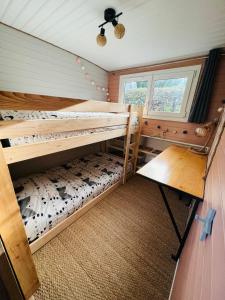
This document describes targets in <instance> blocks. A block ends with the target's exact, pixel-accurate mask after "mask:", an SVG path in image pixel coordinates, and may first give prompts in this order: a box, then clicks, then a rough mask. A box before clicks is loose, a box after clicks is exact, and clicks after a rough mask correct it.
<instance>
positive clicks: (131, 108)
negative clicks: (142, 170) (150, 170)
mask: <svg viewBox="0 0 225 300" xmlns="http://www.w3.org/2000/svg"><path fill="white" fill-rule="evenodd" d="M135 112H136V113H137V117H138V126H137V128H136V131H135V132H134V139H135V140H134V142H133V143H132V144H131V143H130V142H131V134H132V116H133V114H134V113H135ZM142 114H143V107H142V106H136V105H130V106H129V119H128V125H127V132H126V140H125V151H124V153H125V158H124V168H123V183H125V182H126V179H127V168H128V163H129V162H130V161H131V162H132V163H133V174H135V172H136V165H137V158H138V149H139V143H140V137H141V127H142ZM130 149H132V155H131V159H129V156H130Z"/></svg>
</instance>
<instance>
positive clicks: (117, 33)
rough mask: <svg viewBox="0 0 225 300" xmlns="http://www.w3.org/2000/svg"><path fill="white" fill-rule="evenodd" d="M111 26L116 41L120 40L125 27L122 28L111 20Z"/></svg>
mask: <svg viewBox="0 0 225 300" xmlns="http://www.w3.org/2000/svg"><path fill="white" fill-rule="evenodd" d="M112 24H113V26H114V27H115V28H114V35H115V37H116V38H117V39H122V37H123V36H124V34H125V27H124V26H123V24H121V23H118V22H117V21H116V19H114V20H112Z"/></svg>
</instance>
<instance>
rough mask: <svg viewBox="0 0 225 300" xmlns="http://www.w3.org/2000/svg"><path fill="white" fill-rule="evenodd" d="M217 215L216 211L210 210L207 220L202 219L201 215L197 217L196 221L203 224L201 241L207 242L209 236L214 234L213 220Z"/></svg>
mask: <svg viewBox="0 0 225 300" xmlns="http://www.w3.org/2000/svg"><path fill="white" fill-rule="evenodd" d="M215 215H216V210H215V209H213V208H210V209H209V210H208V213H207V215H206V217H205V218H202V217H200V216H199V215H196V216H195V220H197V221H200V222H202V223H203V227H202V232H201V235H200V241H204V240H206V238H207V236H208V235H211V233H212V226H213V220H214V217H215Z"/></svg>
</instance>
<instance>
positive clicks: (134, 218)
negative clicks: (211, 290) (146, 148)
mask: <svg viewBox="0 0 225 300" xmlns="http://www.w3.org/2000/svg"><path fill="white" fill-rule="evenodd" d="M167 194H168V195H169V198H170V204H171V207H172V209H173V211H174V214H175V216H176V218H177V220H178V223H179V224H180V225H181V227H182V224H183V225H184V221H185V218H186V214H187V208H186V207H185V205H184V203H183V202H181V201H179V199H178V196H177V195H176V194H174V193H173V192H171V191H168V192H167ZM177 246H178V242H177V238H176V235H175V233H174V230H173V228H172V225H171V223H170V220H169V218H168V214H167V211H166V210H165V207H164V205H163V202H162V199H161V196H160V194H159V191H158V188H157V186H156V185H155V184H154V183H151V182H149V181H147V180H145V179H143V178H141V177H139V176H135V177H133V178H131V179H130V180H129V181H128V183H127V184H126V185H124V186H120V187H119V188H118V189H116V190H115V191H114V192H113V193H112V194H110V195H109V196H108V197H107V198H105V199H104V200H102V201H101V202H100V203H99V204H97V205H96V206H95V207H94V208H92V209H91V210H90V211H89V212H88V213H87V214H85V215H84V216H83V217H81V218H80V219H79V220H78V221H76V222H75V223H74V224H72V225H71V226H70V227H69V228H68V229H66V230H65V231H63V232H62V233H61V234H60V235H58V236H57V237H56V238H55V239H53V240H52V241H50V242H49V243H48V244H47V245H45V246H44V247H43V248H42V249H40V250H39V251H38V252H37V253H36V254H34V260H35V264H36V267H37V271H38V275H39V279H40V282H41V287H40V289H39V290H38V291H37V293H36V294H35V299H36V300H49V299H51V300H53V299H54V300H67V299H68V300H73V299H80V300H82V299H168V295H169V290H170V286H171V282H172V278H173V273H174V269H175V262H174V261H173V260H172V259H171V258H170V254H171V253H172V252H175V250H176V248H177Z"/></svg>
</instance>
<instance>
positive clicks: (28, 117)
mask: <svg viewBox="0 0 225 300" xmlns="http://www.w3.org/2000/svg"><path fill="white" fill-rule="evenodd" d="M141 121H142V108H141V107H135V106H130V105H122V104H116V103H107V102H99V101H88V100H77V99H68V98H59V97H50V96H40V95H32V94H21V93H11V92H0V140H1V145H0V147H1V149H0V150H1V151H2V154H3V157H4V160H5V163H6V165H10V164H13V163H17V162H21V161H25V160H28V159H32V158H36V157H40V156H44V155H49V154H52V153H56V152H60V151H64V150H68V149H73V148H76V147H80V146H85V145H89V144H92V143H98V142H104V141H107V140H110V139H113V138H116V137H125V142H126V143H125V149H124V153H125V157H124V159H122V158H119V157H117V156H114V155H110V154H107V153H95V154H91V155H88V156H86V157H81V158H75V159H74V160H72V161H70V162H69V163H67V164H64V165H62V166H58V167H54V168H51V169H48V170H45V171H43V172H41V173H38V174H31V175H29V176H25V177H23V178H19V179H18V180H15V181H14V182H13V186H14V195H15V197H13V198H14V200H15V201H17V204H19V207H20V212H21V216H22V219H23V224H24V226H25V230H26V235H27V238H28V242H29V244H30V248H31V251H32V253H33V252H35V251H37V250H38V249H39V248H40V247H42V246H43V245H44V244H45V243H47V242H48V241H49V240H51V239H52V238H53V237H54V236H56V235H57V234H58V233H59V232H61V231H62V230H63V229H65V228H66V227H67V226H69V225H70V224H71V223H72V222H74V221H75V220H76V219H77V218H79V217H80V216H81V215H82V214H84V213H85V212H86V211H87V210H88V209H90V208H91V207H92V206H93V205H95V204H96V203H97V202H98V201H100V200H101V199H102V198H103V197H105V196H106V195H107V194H109V193H110V192H111V191H113V190H114V189H115V188H116V187H117V186H118V185H119V184H121V183H122V182H123V183H124V182H125V181H126V178H127V176H128V174H132V173H134V172H135V169H136V161H137V153H138V144H139V140H140V129H141ZM132 135H133V136H134V140H133V142H132V143H131V136H132Z"/></svg>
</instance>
